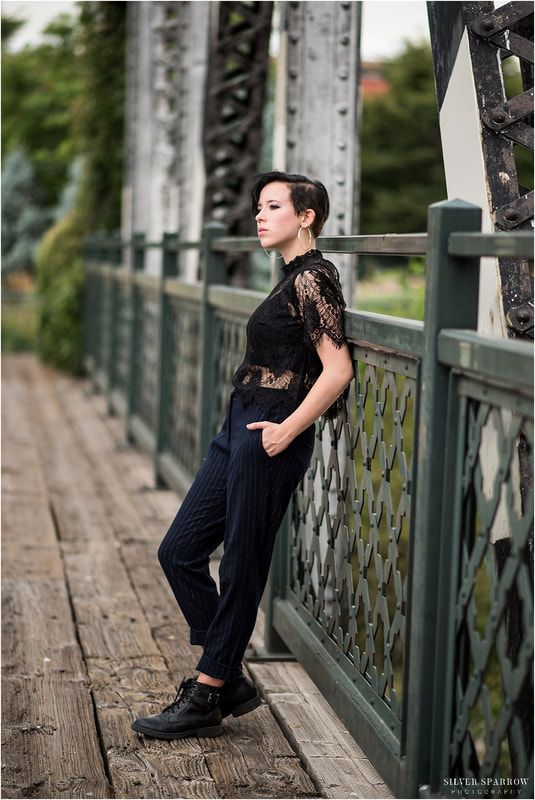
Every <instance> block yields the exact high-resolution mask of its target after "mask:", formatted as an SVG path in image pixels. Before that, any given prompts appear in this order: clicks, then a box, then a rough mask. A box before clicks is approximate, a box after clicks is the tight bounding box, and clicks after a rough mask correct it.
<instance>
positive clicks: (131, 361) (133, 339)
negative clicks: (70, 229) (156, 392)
mask: <svg viewBox="0 0 535 800" xmlns="http://www.w3.org/2000/svg"><path fill="white" fill-rule="evenodd" d="M131 247H132V268H131V271H130V287H129V295H130V303H129V305H130V331H129V338H128V342H129V345H128V349H129V352H128V397H127V403H126V420H125V423H126V438H127V439H128V441H132V436H131V433H130V418H131V416H132V414H133V411H134V396H135V383H136V356H137V321H138V320H137V317H138V314H137V300H136V281H135V274H136V272H143V270H144V268H145V234H144V233H134V234H133V235H132V243H131Z"/></svg>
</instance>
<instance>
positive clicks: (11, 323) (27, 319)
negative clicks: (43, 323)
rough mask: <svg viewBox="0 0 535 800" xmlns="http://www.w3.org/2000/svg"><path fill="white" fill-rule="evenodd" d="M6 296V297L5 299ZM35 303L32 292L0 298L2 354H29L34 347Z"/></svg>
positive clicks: (8, 294) (10, 294)
mask: <svg viewBox="0 0 535 800" xmlns="http://www.w3.org/2000/svg"><path fill="white" fill-rule="evenodd" d="M6 295H7V297H6ZM36 336H37V301H36V297H35V295H34V294H33V292H21V293H17V294H15V293H11V292H10V293H7V292H4V294H3V297H2V352H4V353H23V352H31V351H33V350H35V347H36Z"/></svg>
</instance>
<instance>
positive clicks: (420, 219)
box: [360, 43, 446, 234]
mask: <svg viewBox="0 0 535 800" xmlns="http://www.w3.org/2000/svg"><path fill="white" fill-rule="evenodd" d="M384 77H385V78H386V80H387V81H388V83H389V84H390V91H389V92H387V93H385V94H383V95H377V96H374V97H371V98H370V99H369V100H367V101H366V103H365V104H364V108H363V119H362V140H361V148H362V151H361V163H362V166H361V174H362V184H361V185H362V198H361V226H360V230H361V233H366V234H372V233H387V232H388V233H415V232H418V231H425V230H426V226H427V207H428V205H429V204H430V203H434V202H436V201H438V200H443V199H444V198H445V197H446V185H445V179H444V168H443V163H442V147H441V142H440V131H439V125H438V109H437V100H436V94H435V85H434V74H433V63H432V57H431V50H430V47H429V46H428V45H426V44H411V43H406V46H405V50H404V51H403V52H402V53H401V54H400V55H399V56H397V57H396V58H394V59H392V60H390V61H388V62H385V65H384Z"/></svg>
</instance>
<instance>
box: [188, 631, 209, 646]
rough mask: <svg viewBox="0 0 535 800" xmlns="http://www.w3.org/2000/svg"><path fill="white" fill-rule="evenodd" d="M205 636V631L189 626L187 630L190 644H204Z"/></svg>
mask: <svg viewBox="0 0 535 800" xmlns="http://www.w3.org/2000/svg"><path fill="white" fill-rule="evenodd" d="M205 636H206V631H195V630H193V628H190V631H189V643H190V644H204V637H205Z"/></svg>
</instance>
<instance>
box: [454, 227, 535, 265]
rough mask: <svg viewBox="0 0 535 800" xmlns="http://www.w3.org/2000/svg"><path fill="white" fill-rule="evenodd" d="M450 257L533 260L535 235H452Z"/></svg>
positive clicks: (526, 233) (510, 233)
mask: <svg viewBox="0 0 535 800" xmlns="http://www.w3.org/2000/svg"><path fill="white" fill-rule="evenodd" d="M448 253H449V254H450V256H460V257H465V258H468V257H469V256H495V257H496V258H501V257H503V256H511V257H514V256H517V257H518V258H529V259H533V234H532V233H530V232H529V231H518V232H517V233H512V232H504V233H452V234H451V235H450V238H449V241H448Z"/></svg>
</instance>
